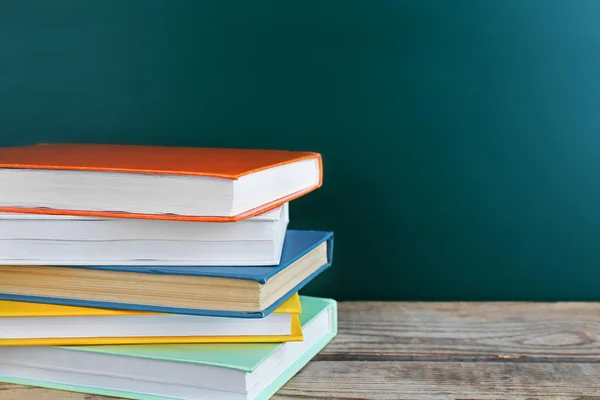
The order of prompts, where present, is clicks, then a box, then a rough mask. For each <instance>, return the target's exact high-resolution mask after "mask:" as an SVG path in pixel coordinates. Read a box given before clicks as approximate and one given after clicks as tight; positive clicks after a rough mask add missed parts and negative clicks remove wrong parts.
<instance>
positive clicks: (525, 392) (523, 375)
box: [272, 361, 600, 400]
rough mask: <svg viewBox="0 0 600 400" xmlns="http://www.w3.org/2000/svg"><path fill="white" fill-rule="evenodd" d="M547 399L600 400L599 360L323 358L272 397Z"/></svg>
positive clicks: (286, 399)
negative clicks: (351, 359) (501, 360)
mask: <svg viewBox="0 0 600 400" xmlns="http://www.w3.org/2000/svg"><path fill="white" fill-rule="evenodd" d="M549 398H552V400H600V364H576V363H565V364H555V363H532V364H528V363H478V362H373V361H371V362H365V361H348V362H331V361H319V362H313V363H311V364H309V365H308V366H307V367H306V368H304V369H303V370H302V371H300V373H299V374H298V375H297V376H296V377H295V378H294V379H292V380H291V381H290V382H288V383H287V384H286V385H285V386H284V387H283V388H282V389H281V390H280V391H279V392H278V393H277V395H276V396H275V397H273V399H272V400H289V399H301V400H318V399H330V400H341V399H374V400H375V399H377V400H401V399H411V400H446V399H447V400H450V399H451V400H458V399H461V400H466V399H469V400H497V399H503V400H534V399H549Z"/></svg>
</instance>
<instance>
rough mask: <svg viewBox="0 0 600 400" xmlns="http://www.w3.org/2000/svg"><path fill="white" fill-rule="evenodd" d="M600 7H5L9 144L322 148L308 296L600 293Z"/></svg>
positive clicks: (423, 2) (0, 39) (297, 219)
mask: <svg viewBox="0 0 600 400" xmlns="http://www.w3.org/2000/svg"><path fill="white" fill-rule="evenodd" d="M599 21H600V1H595V0H589V1H586V0H577V1H562V0H561V1H557V0H543V1H542V0H540V1H535V0H528V1H523V0H496V1H484V0H476V1H475V0H474V1H469V0H457V1H446V0H439V1H431V0H395V1H394V0H370V1H368V0H364V1H354V0H343V1H342V0H339V1H333V0H331V1H327V0H320V1H308V0H303V1H287V0H286V1H281V0H279V1H261V0H257V1H246V0H239V1H234V0H195V1H184V0H179V1H178V0H163V1H152V0H146V1H133V0H120V1H115V0H113V1H107V0H102V1H100V0H98V1H92V0H87V1H79V0H77V1H76V0H73V1H64V0H53V1H46V0H40V1H31V0H29V1H26V0H19V1H3V2H1V3H0V145H20V144H29V143H35V142H96V143H137V144H156V145H186V146H219V147H257V148H281V149H290V150H313V151H318V152H321V153H322V154H323V157H324V167H325V182H324V187H323V188H322V189H320V190H319V191H317V192H314V193H312V194H310V195H308V196H306V197H305V198H302V199H300V200H297V201H295V202H294V203H293V204H292V207H291V210H292V221H293V222H292V227H295V228H311V229H327V230H333V231H335V233H336V247H335V257H336V258H335V262H334V268H333V269H331V270H330V271H329V272H327V273H326V274H324V275H323V276H322V277H320V278H319V279H318V280H317V281H315V282H314V283H313V284H311V285H310V287H309V288H307V290H306V291H305V293H306V294H317V295H325V296H331V297H335V298H337V299H338V300H346V299H393V300H403V299H407V300H501V299H505V300H514V299H519V300H557V299H562V300H564V299H570V300H583V299H596V300H597V299H600V176H599V172H600V157H599V155H600V22H599Z"/></svg>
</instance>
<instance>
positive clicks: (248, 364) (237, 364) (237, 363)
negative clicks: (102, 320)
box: [0, 296, 337, 400]
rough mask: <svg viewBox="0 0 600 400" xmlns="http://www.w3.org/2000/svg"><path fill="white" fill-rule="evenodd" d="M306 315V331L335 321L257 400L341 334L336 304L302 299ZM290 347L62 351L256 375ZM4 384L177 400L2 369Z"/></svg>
mask: <svg viewBox="0 0 600 400" xmlns="http://www.w3.org/2000/svg"><path fill="white" fill-rule="evenodd" d="M300 301H301V303H302V314H301V315H300V322H301V324H302V327H303V328H304V327H305V326H306V325H307V324H308V323H310V322H311V321H312V320H314V319H315V318H316V317H317V316H318V315H321V313H323V312H325V311H327V310H329V315H330V318H331V321H330V325H331V329H330V331H329V332H328V333H327V334H326V335H324V336H322V337H320V338H319V340H318V341H317V342H315V343H314V344H313V345H312V346H311V347H310V348H309V349H308V350H306V351H305V352H304V353H303V354H302V355H301V356H300V357H299V358H298V359H296V361H295V362H294V363H293V364H292V365H291V366H289V367H288V368H286V369H285V370H284V371H283V372H282V373H281V374H280V375H279V376H278V377H277V378H276V379H275V380H274V381H273V382H272V383H271V384H270V385H269V386H268V387H266V388H265V389H264V390H263V391H262V392H261V393H259V394H258V395H256V396H255V397H254V399H257V400H266V399H269V398H270V397H271V396H272V395H273V394H274V393H275V392H276V391H277V390H279V389H280V388H281V387H282V386H283V385H284V384H285V383H286V382H287V381H288V380H289V379H291V378H292V377H293V376H294V375H295V374H296V373H297V372H298V371H299V370H300V369H301V368H302V367H304V366H305V365H306V364H307V363H308V362H309V361H310V360H311V359H312V358H313V357H314V356H315V355H316V354H317V353H318V352H319V351H321V350H322V349H323V348H324V347H325V346H326V345H327V344H328V343H329V342H330V341H331V340H332V339H333V338H334V337H335V335H336V334H337V305H336V302H335V301H334V300H330V299H321V298H315V297H307V296H300ZM282 346H286V343H256V344H254V343H250V344H241V343H240V344H237V343H234V344H181V345H118V346H117V345H115V346H106V345H103V346H76V347H61V349H64V350H68V351H77V352H89V353H101V354H108V355H115V356H124V357H134V358H144V359H150V360H163V361H171V362H181V363H191V364H201V365H211V366H217V367H224V368H229V369H235V370H239V371H243V372H252V371H254V370H255V369H256V368H258V367H259V366H260V365H261V363H262V362H263V361H265V360H266V359H267V358H268V357H269V356H270V355H271V354H273V353H274V352H276V351H278V349H280V348H281V347H282ZM0 381H1V382H6V383H15V384H22V385H29V386H39V387H45V388H51V389H59V390H66V391H73V392H82V393H90V394H99V395H105V396H113V397H122V398H128V399H135V400H171V399H173V398H167V397H158V396H152V395H148V394H139V393H132V392H122V391H118V390H106V389H101V388H94V387H84V386H74V385H69V384H65V383H55V382H44V381H38V380H30V379H20V378H18V377H11V376H4V375H2V368H1V365H0Z"/></svg>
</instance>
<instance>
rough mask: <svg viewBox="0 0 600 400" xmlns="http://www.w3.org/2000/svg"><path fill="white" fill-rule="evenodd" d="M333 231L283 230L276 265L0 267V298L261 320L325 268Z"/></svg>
mask: <svg viewBox="0 0 600 400" xmlns="http://www.w3.org/2000/svg"><path fill="white" fill-rule="evenodd" d="M332 258H333V233H331V232H320V231H296V230H288V231H287V233H286V238H285V241H284V245H283V251H282V255H281V262H280V264H279V265H277V266H248V267H202V266H200V267H190V266H166V267H160V266H62V267H57V266H31V265H28V266H13V265H3V266H0V282H1V283H0V299H2V300H13V301H25V302H34V303H47V304H62V305H71V306H81V307H95V308H108V309H118V310H133V311H150V312H163V313H174V314H192V315H207V316H221V317H227V316H230V317H240V318H263V317H265V316H266V315H269V314H270V313H272V312H273V311H274V310H275V309H276V308H277V307H279V306H280V305H281V304H282V303H283V302H284V301H285V300H287V299H288V298H289V297H291V296H292V295H293V294H294V293H296V292H298V291H299V290H300V289H301V288H302V287H304V286H305V285H306V284H307V283H308V282H310V281H311V280H312V279H313V278H315V277H316V276H317V275H319V274H320V273H321V272H323V271H324V270H325V269H327V268H329V266H331V262H332Z"/></svg>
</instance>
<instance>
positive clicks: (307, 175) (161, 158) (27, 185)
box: [0, 144, 323, 222]
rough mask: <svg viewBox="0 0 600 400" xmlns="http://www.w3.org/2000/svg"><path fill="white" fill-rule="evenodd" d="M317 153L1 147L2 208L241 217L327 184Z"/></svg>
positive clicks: (111, 214)
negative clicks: (324, 183)
mask: <svg viewBox="0 0 600 400" xmlns="http://www.w3.org/2000/svg"><path fill="white" fill-rule="evenodd" d="M322 177H323V170H322V160H321V155H320V154H318V153H312V152H293V151H282V150H256V149H216V148H192V147H168V146H167V147H160V146H131V145H89V144H39V145H35V146H23V147H7V148H2V149H0V211H5V212H21V213H39V214H63V215H78V216H99V217H108V218H148V219H168V220H183V221H202V222H233V221H241V220H243V219H246V218H249V217H252V216H255V215H258V214H261V213H263V212H265V211H268V210H270V209H273V208H275V207H278V206H281V205H282V204H283V203H286V202H289V201H290V200H293V199H296V198H298V197H300V196H302V195H304V194H306V193H308V192H311V191H313V190H315V189H317V188H318V187H320V186H321V185H322Z"/></svg>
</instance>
